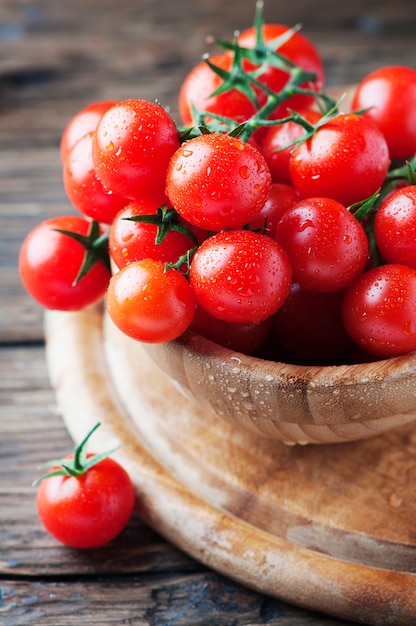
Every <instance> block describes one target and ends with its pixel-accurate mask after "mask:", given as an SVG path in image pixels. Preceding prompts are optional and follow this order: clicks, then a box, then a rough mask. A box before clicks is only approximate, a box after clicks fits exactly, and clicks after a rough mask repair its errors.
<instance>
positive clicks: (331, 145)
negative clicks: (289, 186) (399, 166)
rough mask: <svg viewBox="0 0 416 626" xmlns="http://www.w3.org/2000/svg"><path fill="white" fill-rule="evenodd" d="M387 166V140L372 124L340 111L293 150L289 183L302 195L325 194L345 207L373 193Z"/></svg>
mask: <svg viewBox="0 0 416 626" xmlns="http://www.w3.org/2000/svg"><path fill="white" fill-rule="evenodd" d="M389 165H390V159H389V152H388V147H387V143H386V140H385V139H384V136H383V135H382V133H381V131H380V130H379V129H378V127H377V126H376V125H375V123H374V122H373V121H372V120H370V119H368V118H365V117H363V116H360V115H356V114H353V113H343V114H340V115H337V116H336V117H333V118H332V119H330V120H329V121H328V122H326V123H325V124H324V125H323V126H321V127H320V128H319V130H317V131H316V132H315V134H314V135H313V136H312V137H311V138H310V139H308V140H307V141H305V142H304V143H302V144H301V145H300V146H299V147H298V148H296V150H294V151H293V152H292V155H291V157H290V175H291V178H292V183H293V185H294V187H295V189H297V190H298V191H299V193H300V194H301V195H302V196H303V197H304V198H307V197H313V196H326V197H328V198H333V199H334V200H338V202H341V203H342V204H344V205H345V206H349V205H351V204H354V203H356V202H360V201H362V200H365V199H366V198H369V197H370V196H371V195H372V194H373V193H375V192H376V191H377V190H378V189H379V188H380V186H381V185H382V183H383V182H384V179H385V176H386V174H387V171H388V168H389Z"/></svg>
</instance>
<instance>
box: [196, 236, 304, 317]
mask: <svg viewBox="0 0 416 626" xmlns="http://www.w3.org/2000/svg"><path fill="white" fill-rule="evenodd" d="M291 277H292V270H291V267H290V264H289V260H288V258H287V255H286V252H285V251H284V250H283V248H282V247H281V246H280V245H279V244H278V243H276V242H275V241H274V240H273V239H271V237H267V235H263V234H261V233H258V232H253V231H250V230H245V229H242V230H238V229H237V230H230V231H221V232H219V233H216V234H215V235H212V237H209V238H208V239H206V240H205V241H204V242H203V243H202V244H201V246H200V247H199V249H198V250H197V251H196V253H195V254H194V256H193V257H192V261H191V269H190V275H189V278H190V282H191V286H192V289H193V292H194V294H195V298H196V300H197V302H198V304H200V305H201V306H202V307H203V308H204V309H205V310H206V311H208V313H210V314H211V315H213V316H214V317H218V318H219V319H222V320H225V321H228V322H234V323H237V324H248V323H252V324H257V323H259V322H261V321H263V320H265V319H267V318H268V317H270V316H271V315H273V313H275V312H276V311H277V310H278V309H279V307H280V306H281V305H282V304H283V302H284V300H285V298H286V296H287V295H288V293H289V289H290V283H291Z"/></svg>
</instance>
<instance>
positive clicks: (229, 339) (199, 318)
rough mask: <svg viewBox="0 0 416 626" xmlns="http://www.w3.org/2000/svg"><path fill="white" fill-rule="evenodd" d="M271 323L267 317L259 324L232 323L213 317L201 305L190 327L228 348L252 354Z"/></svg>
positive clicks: (197, 308)
mask: <svg viewBox="0 0 416 626" xmlns="http://www.w3.org/2000/svg"><path fill="white" fill-rule="evenodd" d="M271 325H272V318H271V317H269V318H267V319H266V320H264V321H263V322H260V323H259V324H234V323H232V322H225V321H224V320H219V319H218V318H216V317H213V316H212V315H211V314H210V313H208V311H205V309H203V308H202V307H201V306H197V307H196V311H195V317H194V319H193V321H192V324H191V328H192V329H193V330H194V331H195V332H197V333H199V334H200V335H203V336H204V337H206V338H207V339H210V340H211V341H214V342H215V343H219V344H220V345H221V346H224V347H225V348H228V349H229V350H236V351H237V352H242V353H243V354H253V353H254V352H256V351H257V350H258V349H259V348H260V347H261V346H262V345H263V343H264V342H265V340H266V339H267V337H268V335H269V333H270V329H271Z"/></svg>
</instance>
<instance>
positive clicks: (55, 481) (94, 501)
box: [36, 424, 135, 548]
mask: <svg viewBox="0 0 416 626" xmlns="http://www.w3.org/2000/svg"><path fill="white" fill-rule="evenodd" d="M98 425H99V424H97V426H98ZM93 430H95V428H94V429H93ZM91 432H93V431H91ZM90 434H91V433H89V435H90ZM89 435H88V436H89ZM88 436H87V437H88ZM85 441H86V440H84V442H82V444H81V446H82V445H83V444H84V443H85ZM80 452H82V448H81V449H80V447H79V446H78V447H77V448H76V449H75V452H74V454H72V455H69V456H68V457H66V458H64V459H61V460H59V461H56V465H53V466H52V468H51V472H50V475H48V474H46V475H45V476H43V477H42V478H41V479H40V484H39V487H38V492H37V499H36V501H37V510H38V515H39V518H40V520H41V522H42V524H43V525H44V526H45V528H46V530H47V531H48V532H49V533H50V534H51V535H52V536H53V537H55V539H57V540H58V541H60V542H61V543H63V544H65V545H68V546H71V547H73V548H96V547H99V546H102V545H104V544H106V543H108V542H109V541H111V540H112V539H114V538H115V537H116V536H117V535H118V534H119V533H120V532H121V531H122V530H123V529H124V527H125V526H126V524H127V522H128V521H129V519H130V517H131V515H132V513H133V509H134V504H135V491H134V487H133V484H132V481H131V479H130V477H129V475H128V474H127V472H126V470H125V469H124V468H123V467H122V466H121V465H120V464H119V463H118V462H117V461H115V460H113V459H111V458H109V457H108V456H106V455H107V454H108V453H103V454H100V455H95V454H92V453H88V454H83V456H82V458H81V456H80ZM67 468H68V469H67Z"/></svg>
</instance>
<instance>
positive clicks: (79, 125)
mask: <svg viewBox="0 0 416 626" xmlns="http://www.w3.org/2000/svg"><path fill="white" fill-rule="evenodd" d="M115 104H117V101H116V100H100V101H99V102H91V103H90V104H87V106H85V107H84V108H83V109H81V110H80V111H78V113H76V115H74V117H73V118H71V119H70V120H69V122H68V124H67V125H66V127H65V129H64V132H63V133H62V137H61V145H60V151H61V160H62V163H65V160H66V157H67V154H68V152H69V150H71V148H72V147H73V146H74V145H75V144H76V142H77V141H78V139H81V137H83V136H84V135H87V134H88V133H92V132H93V131H95V129H96V128H97V124H98V122H99V121H100V119H101V117H102V115H103V113H105V112H106V111H107V110H108V109H109V108H111V107H112V106H114V105H115Z"/></svg>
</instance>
